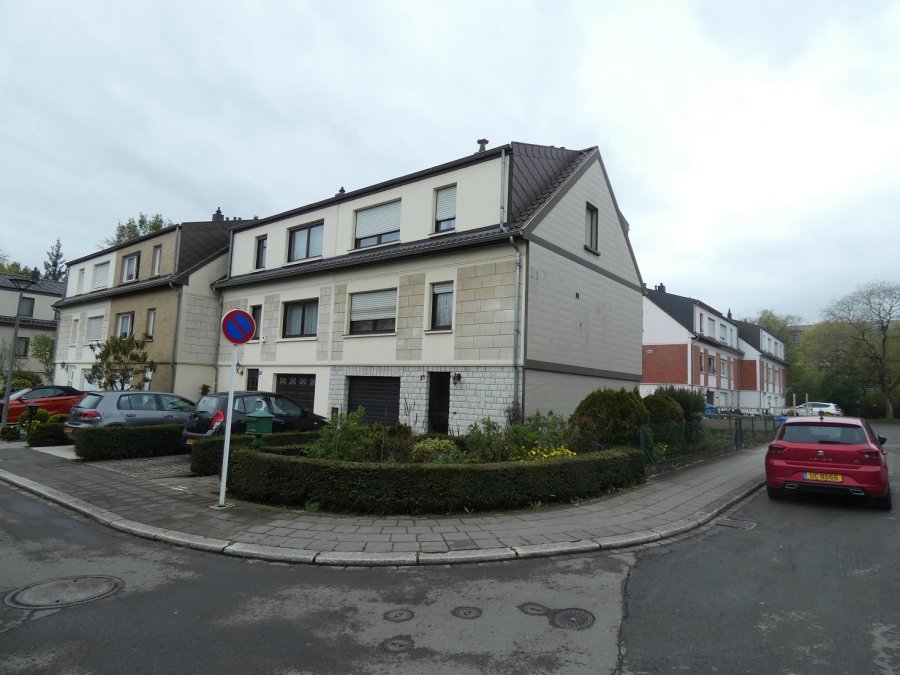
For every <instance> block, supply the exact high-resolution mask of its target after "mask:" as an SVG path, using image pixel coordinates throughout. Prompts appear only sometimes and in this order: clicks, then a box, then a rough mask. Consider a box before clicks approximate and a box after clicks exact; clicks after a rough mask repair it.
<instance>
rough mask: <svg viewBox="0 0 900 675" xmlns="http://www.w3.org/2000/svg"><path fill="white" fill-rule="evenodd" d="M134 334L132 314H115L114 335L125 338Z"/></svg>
mask: <svg viewBox="0 0 900 675" xmlns="http://www.w3.org/2000/svg"><path fill="white" fill-rule="evenodd" d="M133 332H134V312H129V313H128V314H116V335H117V336H118V337H120V338H127V337H128V336H129V335H131V334H132V333H133Z"/></svg>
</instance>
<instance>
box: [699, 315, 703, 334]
mask: <svg viewBox="0 0 900 675" xmlns="http://www.w3.org/2000/svg"><path fill="white" fill-rule="evenodd" d="M700 334H701V335H703V312H700Z"/></svg>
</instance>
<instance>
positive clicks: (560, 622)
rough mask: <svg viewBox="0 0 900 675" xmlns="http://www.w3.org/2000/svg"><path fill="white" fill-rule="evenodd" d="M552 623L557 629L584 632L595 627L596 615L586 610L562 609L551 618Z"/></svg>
mask: <svg viewBox="0 0 900 675" xmlns="http://www.w3.org/2000/svg"><path fill="white" fill-rule="evenodd" d="M550 623H551V624H553V625H554V626H556V627H557V628H568V629H570V630H584V629H585V628H590V627H591V626H593V625H594V615H593V614H591V613H590V612H589V611H587V610H586V609H574V608H573V609H561V610H559V611H558V612H555V613H554V614H553V616H552V617H550Z"/></svg>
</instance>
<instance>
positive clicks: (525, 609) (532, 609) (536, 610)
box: [519, 602, 550, 616]
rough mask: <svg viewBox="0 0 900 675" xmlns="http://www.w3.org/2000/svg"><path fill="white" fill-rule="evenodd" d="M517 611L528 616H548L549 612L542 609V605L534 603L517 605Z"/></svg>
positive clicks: (544, 608)
mask: <svg viewBox="0 0 900 675" xmlns="http://www.w3.org/2000/svg"><path fill="white" fill-rule="evenodd" d="M519 610H520V611H521V612H522V613H524V614H528V615H529V616H544V615H545V614H549V613H550V610H549V609H547V608H546V607H544V606H543V605H539V604H538V603H536V602H525V603H523V604H521V605H519Z"/></svg>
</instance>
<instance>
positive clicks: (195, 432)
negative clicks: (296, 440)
mask: <svg viewBox="0 0 900 675" xmlns="http://www.w3.org/2000/svg"><path fill="white" fill-rule="evenodd" d="M227 406H228V392H219V393H216V394H206V395H205V396H203V397H202V398H201V399H200V400H199V401H197V405H196V406H194V410H193V411H192V412H191V415H190V418H189V419H188V421H187V424H185V427H184V431H183V432H182V434H181V438H182V440H183V441H184V443H185V445H191V444H193V443H194V442H195V441H196V440H197V439H198V438H207V437H209V436H215V435H217V434H224V433H225V428H224V424H225V408H226V407H227ZM260 409H262V410H265V411H266V412H267V413H269V414H270V415H274V417H275V419H273V420H272V431H273V432H274V433H278V432H282V431H311V430H313V429H321V428H322V427H323V426H325V425H326V424H328V420H327V419H325V418H324V417H322V416H321V415H316V414H315V413H314V412H312V411H310V410H307V409H306V408H304V407H303V406H302V405H300V404H299V403H297V401H295V400H294V399H292V398H289V397H288V396H285V395H284V394H274V393H272V392H267V391H236V392H235V393H234V407H233V415H232V422H231V433H233V434H241V433H244V431H245V430H246V428H247V422H246V420H247V415H249V414H250V413H252V412H253V411H255V410H260Z"/></svg>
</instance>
